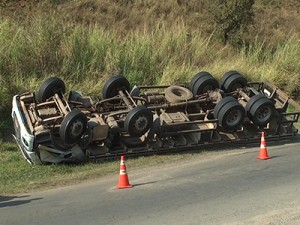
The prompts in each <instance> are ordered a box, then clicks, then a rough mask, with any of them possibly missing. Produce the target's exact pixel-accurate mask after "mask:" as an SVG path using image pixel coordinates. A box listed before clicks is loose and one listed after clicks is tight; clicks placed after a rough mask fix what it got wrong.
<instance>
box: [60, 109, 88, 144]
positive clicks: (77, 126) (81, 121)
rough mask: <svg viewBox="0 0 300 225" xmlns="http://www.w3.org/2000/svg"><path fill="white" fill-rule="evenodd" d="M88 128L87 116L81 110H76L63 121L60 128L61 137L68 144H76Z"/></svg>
mask: <svg viewBox="0 0 300 225" xmlns="http://www.w3.org/2000/svg"><path fill="white" fill-rule="evenodd" d="M86 128H87V118H86V116H85V115H84V114H83V113H82V112H81V111H80V110H79V109H74V110H72V111H71V112H70V113H69V114H67V115H66V116H65V118H64V119H63V121H62V123H61V125H60V128H59V136H60V138H61V139H62V140H63V141H64V142H65V143H66V144H76V143H78V142H79V141H80V138H81V136H82V135H83V133H84V132H85V131H86Z"/></svg>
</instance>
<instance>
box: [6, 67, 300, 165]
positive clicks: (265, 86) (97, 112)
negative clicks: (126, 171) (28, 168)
mask: <svg viewBox="0 0 300 225" xmlns="http://www.w3.org/2000/svg"><path fill="white" fill-rule="evenodd" d="M130 86H131V85H130V83H129V82H128V80H127V79H126V78H125V77H124V76H120V75H117V76H112V77H111V78H110V79H108V81H107V82H106V83H105V85H104V87H103V90H102V98H101V99H97V100H94V99H92V98H91V97H89V96H83V95H82V94H81V93H80V92H78V91H70V92H69V95H68V96H66V87H65V84H64V82H63V81H62V80H61V79H60V78H58V77H50V78H48V79H47V80H46V81H45V82H44V83H43V84H42V85H41V87H40V89H39V91H38V93H37V94H36V93H34V92H27V93H24V94H21V95H16V96H14V98H13V108H12V118H13V121H14V127H15V134H14V138H15V140H16V142H17V143H18V145H19V147H20V149H21V151H22V153H23V156H24V157H25V159H26V160H27V161H28V162H29V163H31V164H43V163H61V162H82V161H86V160H96V159H99V158H105V157H115V156H118V155H146V154H154V153H155V154H158V153H167V152H176V151H182V150H190V149H201V148H203V147H217V146H224V145H248V144H251V143H259V139H260V134H261V132H262V131H264V132H265V134H266V139H267V141H281V140H290V139H293V138H294V137H295V136H296V135H297V133H298V130H297V129H296V128H295V126H294V123H297V122H298V119H299V114H300V105H299V104H298V103H297V102H296V101H294V100H293V99H291V98H290V97H289V96H288V95H287V94H286V93H284V92H283V91H282V90H280V89H279V88H277V87H276V86H275V85H273V84H271V83H269V82H247V81H246V79H245V78H243V77H242V75H241V74H240V73H238V72H237V71H229V72H227V73H226V74H224V75H223V77H222V78H221V79H220V81H219V82H218V81H217V80H216V79H215V78H214V77H213V76H212V75H211V74H210V73H208V72H204V71H203V72H200V73H198V74H196V75H195V76H194V77H193V78H192V80H191V82H190V83H189V84H188V85H184V84H183V85H171V86H134V87H133V88H130ZM288 111H291V112H288ZM200 147H201V148H200Z"/></svg>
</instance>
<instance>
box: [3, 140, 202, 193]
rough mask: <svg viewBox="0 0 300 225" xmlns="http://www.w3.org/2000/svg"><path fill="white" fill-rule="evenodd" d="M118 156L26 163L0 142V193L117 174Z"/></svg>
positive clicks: (154, 162)
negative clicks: (59, 163) (96, 160)
mask: <svg viewBox="0 0 300 225" xmlns="http://www.w3.org/2000/svg"><path fill="white" fill-rule="evenodd" d="M195 157H199V158H201V157H205V158H206V153H205V152H204V153H200V154H199V153H198V154H193V153H188V154H174V155H161V156H150V157H139V158H130V159H128V160H126V165H127V167H128V168H130V170H131V171H134V170H137V169H139V170H140V169H143V168H145V167H149V166H156V167H157V166H159V165H162V164H164V163H166V162H169V163H170V162H176V161H182V160H188V159H191V158H195ZM119 164H120V161H119V158H118V159H116V160H103V161H101V162H99V163H96V162H94V163H92V162H91V163H86V164H79V165H78V164H77V165H76V164H66V165H41V166H38V165H34V166H31V165H29V164H28V163H27V162H26V161H25V160H24V158H23V156H22V155H21V154H20V151H19V150H18V149H17V147H16V145H14V144H9V143H1V142H0V171H1V172H0V195H4V194H15V193H20V192H23V193H25V192H30V191H33V190H37V189H48V188H54V187H57V186H64V185H67V184H74V183H78V182H83V181H85V180H91V179H96V178H99V177H103V176H109V175H112V176H114V177H115V178H116V184H117V181H118V174H119Z"/></svg>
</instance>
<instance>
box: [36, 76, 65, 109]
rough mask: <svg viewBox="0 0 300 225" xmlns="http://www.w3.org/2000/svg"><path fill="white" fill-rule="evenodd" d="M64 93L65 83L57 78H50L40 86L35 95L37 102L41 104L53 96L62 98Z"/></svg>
mask: <svg viewBox="0 0 300 225" xmlns="http://www.w3.org/2000/svg"><path fill="white" fill-rule="evenodd" d="M65 92H66V86H65V83H64V82H63V81H62V80H61V79H60V78H58V77H50V78H48V79H47V80H45V81H44V83H43V84H42V85H41V87H40V89H39V92H38V95H37V101H38V102H39V103H41V102H44V101H46V100H47V99H48V98H51V97H52V96H54V95H55V94H59V95H60V96H62V95H63V94H64V93H65Z"/></svg>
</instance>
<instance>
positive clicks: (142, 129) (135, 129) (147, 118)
mask: <svg viewBox="0 0 300 225" xmlns="http://www.w3.org/2000/svg"><path fill="white" fill-rule="evenodd" d="M152 123H153V114H152V112H151V110H150V109H148V108H146V107H145V106H137V107H135V108H134V109H132V110H131V111H130V112H129V113H128V114H127V116H126V118H125V122H124V128H125V130H126V131H127V132H128V133H129V134H130V136H132V137H140V136H142V135H143V134H145V133H146V132H147V131H148V130H149V129H150V127H151V126H152Z"/></svg>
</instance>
